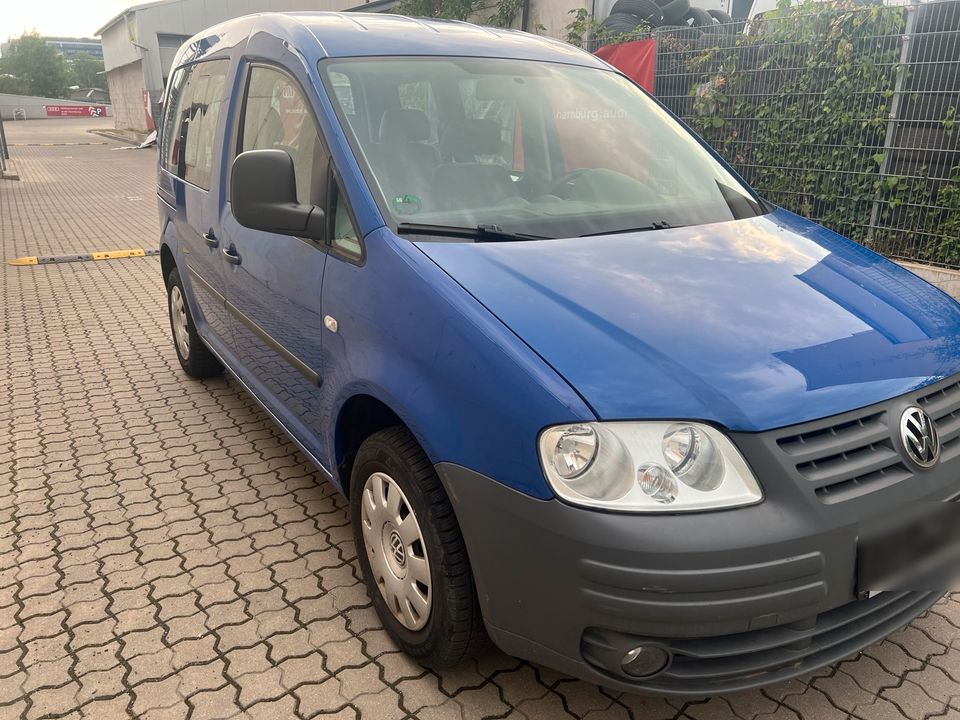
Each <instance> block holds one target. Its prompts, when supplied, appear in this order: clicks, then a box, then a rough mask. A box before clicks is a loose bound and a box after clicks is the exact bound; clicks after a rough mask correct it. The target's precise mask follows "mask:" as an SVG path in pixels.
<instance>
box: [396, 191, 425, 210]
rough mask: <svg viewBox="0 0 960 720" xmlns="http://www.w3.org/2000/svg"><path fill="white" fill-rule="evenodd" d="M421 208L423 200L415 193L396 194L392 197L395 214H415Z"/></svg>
mask: <svg viewBox="0 0 960 720" xmlns="http://www.w3.org/2000/svg"><path fill="white" fill-rule="evenodd" d="M422 209H423V202H422V201H421V200H420V198H418V197H417V196H416V195H397V196H395V197H394V198H393V211H394V212H395V213H397V215H416V214H417V213H418V212H420V211H421V210H422Z"/></svg>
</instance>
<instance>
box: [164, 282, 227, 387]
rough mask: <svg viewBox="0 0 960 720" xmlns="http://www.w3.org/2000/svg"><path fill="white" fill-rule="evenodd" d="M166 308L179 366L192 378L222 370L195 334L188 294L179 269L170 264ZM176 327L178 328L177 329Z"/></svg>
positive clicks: (214, 374) (213, 375)
mask: <svg viewBox="0 0 960 720" xmlns="http://www.w3.org/2000/svg"><path fill="white" fill-rule="evenodd" d="M167 312H168V315H169V316H170V334H171V335H172V336H173V347H174V350H176V353H177V360H179V361H180V367H182V368H183V371H184V372H185V373H186V374H187V375H189V376H190V377H192V378H197V379H198V380H202V379H203V378H209V377H216V376H217V375H220V374H222V373H223V365H222V364H221V363H220V361H219V360H218V359H217V358H216V356H215V355H214V354H213V353H211V352H210V350H209V349H208V348H207V346H206V345H205V344H204V342H203V340H201V339H200V336H199V335H198V334H197V328H196V325H194V322H193V315H192V314H191V313H190V305H189V304H188V303H187V294H186V291H185V290H184V289H183V281H182V280H181V279H180V271H179V270H178V269H177V268H173V270H171V271H170V274H169V275H168V276H167ZM178 327H179V330H178Z"/></svg>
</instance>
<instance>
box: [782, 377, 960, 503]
mask: <svg viewBox="0 0 960 720" xmlns="http://www.w3.org/2000/svg"><path fill="white" fill-rule="evenodd" d="M908 400H909V402H910V403H914V402H915V403H916V404H917V405H919V406H920V407H922V408H923V409H924V410H925V411H926V412H927V414H929V415H930V417H931V418H933V420H934V423H935V424H936V426H937V432H938V433H939V435H940V441H941V444H942V446H943V457H944V459H949V458H951V457H953V456H954V455H956V454H960V382H958V381H954V382H952V383H949V382H948V383H946V384H944V385H942V386H941V387H939V388H938V389H937V390H935V391H933V392H928V393H927V394H922V391H921V393H920V394H918V395H917V396H916V397H914V398H912V399H909V398H908ZM903 403H904V399H903V398H899V399H897V400H894V401H890V402H889V403H886V405H888V406H895V407H896V408H900V407H901V406H902V405H903ZM853 415H854V417H853V418H852V419H851V418H850V413H848V414H846V415H844V416H843V420H842V421H840V422H837V423H836V424H830V423H829V422H827V423H824V422H823V421H819V422H815V423H809V424H808V425H807V426H805V427H801V428H798V430H799V431H798V432H795V433H791V434H785V435H784V436H782V437H779V438H778V439H777V446H778V447H779V449H780V450H781V451H782V452H783V453H784V454H785V455H786V456H787V459H788V462H790V464H792V465H793V466H794V467H795V468H796V471H797V473H798V474H799V475H800V477H801V478H803V479H804V480H806V481H807V482H809V483H810V486H811V487H813V489H814V492H815V493H816V495H817V497H818V498H819V499H820V501H821V502H823V503H825V504H833V503H837V502H843V501H846V500H851V499H853V498H856V497H860V496H862V495H864V494H866V493H870V492H874V491H876V490H880V489H882V488H885V487H889V486H891V485H894V484H896V483H899V482H902V481H903V480H907V479H909V478H910V477H912V476H913V469H912V466H911V465H909V464H908V463H907V462H906V461H905V460H904V458H903V456H902V455H901V453H900V450H899V449H898V446H897V445H896V444H895V442H896V441H895V440H894V438H895V437H896V435H897V433H898V432H899V421H900V415H899V412H892V411H891V410H890V409H888V408H886V407H884V406H882V405H881V406H880V407H879V408H878V407H877V406H874V407H872V408H867V409H865V410H864V411H863V414H862V415H860V416H859V417H857V416H856V414H855V413H854V414H853Z"/></svg>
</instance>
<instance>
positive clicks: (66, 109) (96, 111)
mask: <svg viewBox="0 0 960 720" xmlns="http://www.w3.org/2000/svg"><path fill="white" fill-rule="evenodd" d="M43 109H44V110H46V111H47V117H106V116H107V106H106V105H44V106H43Z"/></svg>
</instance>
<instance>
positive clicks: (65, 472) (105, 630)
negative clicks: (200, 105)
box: [0, 120, 960, 720]
mask: <svg viewBox="0 0 960 720" xmlns="http://www.w3.org/2000/svg"><path fill="white" fill-rule="evenodd" d="M109 122H110V121H100V125H101V126H104V127H107V126H109ZM95 124H97V121H88V120H48V121H31V122H21V123H8V124H7V128H8V136H9V139H10V142H11V143H12V144H13V147H12V153H13V157H14V161H15V163H16V165H17V168H18V170H19V172H20V174H21V177H22V178H23V179H22V181H21V182H11V181H0V247H2V252H0V259H2V260H3V261H4V262H5V261H6V260H9V259H12V258H14V257H17V256H20V255H44V254H63V253H70V252H77V251H91V250H101V249H116V248H125V247H131V246H134V247H135V246H142V247H153V246H155V244H156V242H157V235H158V221H157V209H156V200H155V190H154V179H155V170H154V162H155V158H156V154H155V153H156V151H155V150H145V151H139V150H124V149H120V148H123V147H124V146H123V145H121V144H119V143H116V142H113V141H107V140H105V139H104V138H102V137H100V136H97V135H92V134H89V133H87V132H86V130H87V129H88V128H89V127H91V126H92V125H95ZM52 142H63V143H72V144H66V145H44V144H40V143H52ZM84 143H86V144H84ZM2 268H3V269H2V275H0V278H2V280H0V291H2V298H3V302H2V315H3V318H2V335H0V337H2V363H3V364H2V367H0V392H2V395H0V408H2V409H0V718H14V717H27V718H40V717H50V718H54V717H58V718H59V717H69V718H79V717H89V718H97V719H101V718H114V717H118V718H119V717H141V718H151V719H153V718H187V717H189V718H197V719H199V718H226V717H250V718H260V717H269V718H273V719H280V718H287V717H317V716H323V717H332V718H343V719H345V718H355V717H361V716H362V717H363V718H372V719H375V720H380V719H383V720H391V719H393V718H397V719H400V718H422V719H423V720H432V719H437V720H446V719H447V718H454V719H456V718H463V719H464V720H466V719H468V718H469V719H477V720H479V719H480V718H506V717H509V718H529V719H530V720H536V719H540V718H543V719H548V720H552V719H554V718H585V719H586V718H589V719H591V720H599V719H601V718H612V719H614V720H619V719H622V718H637V719H643V720H668V719H670V718H683V719H684V720H708V719H713V718H715V719H718V720H719V719H728V718H744V719H752V718H767V719H769V720H791V719H793V720H796V719H797V718H804V719H805V720H833V718H851V717H853V718H858V719H859V720H887V719H891V720H893V719H895V718H911V719H920V718H944V719H945V720H946V719H948V718H953V719H954V720H960V595H956V596H953V597H948V598H947V599H944V600H943V601H941V602H940V603H939V604H938V605H936V606H935V607H934V608H933V609H932V610H931V611H930V612H928V613H927V614H926V615H925V616H923V617H921V618H920V619H918V620H917V621H915V622H914V623H913V624H912V625H911V626H910V627H908V628H906V629H904V630H902V631H901V632H898V633H896V634H895V635H894V636H893V637H891V638H890V639H889V640H887V641H885V642H882V643H880V644H878V645H875V646H873V647H871V648H869V649H868V650H866V651H865V652H863V653H862V654H860V655H859V656H856V657H852V658H849V659H848V660H846V661H845V662H843V663H841V664H839V665H838V666H837V667H835V668H832V669H828V670H824V671H822V672H819V673H817V674H815V675H813V676H811V677H808V678H806V679H804V680H803V681H794V682H789V683H784V684H780V685H777V686H773V687H771V688H768V689H766V690H764V691H754V692H746V693H739V694H735V695H729V696H726V697H717V698H712V699H709V700H703V699H700V700H690V701H686V702H685V701H682V700H663V699H659V698H649V697H641V696H636V695H627V694H620V693H615V692H610V691H607V690H604V689H600V688H598V687H596V686H594V685H591V684H588V683H584V682H580V681H576V680H572V679H569V678H565V677H563V676H560V675H558V674H557V673H555V672H553V671H550V670H547V669H544V668H540V667H536V666H533V665H530V664H529V663H526V662H521V661H519V660H515V659H513V658H510V657H507V656H506V655H504V654H502V653H500V652H498V651H495V650H494V651H490V652H489V653H488V654H487V655H485V656H484V657H482V658H480V659H479V660H477V661H473V662H469V663H467V664H465V665H464V666H462V667H460V668H457V669H455V670H450V671H443V672H432V671H427V670H424V669H423V668H421V667H419V666H417V665H416V664H415V663H413V662H412V661H411V660H409V659H407V658H406V657H405V656H404V655H403V654H401V653H399V652H398V651H397V649H396V647H395V646H394V645H393V644H392V643H391V642H390V640H389V638H388V637H387V636H386V634H385V633H384V632H383V630H382V629H381V627H380V624H379V623H378V621H377V618H376V616H375V614H374V612H373V609H372V607H371V605H370V602H369V600H368V598H367V596H366V593H365V590H364V587H363V585H362V584H361V583H360V581H359V579H358V570H357V566H356V563H355V549H354V545H353V542H352V540H351V534H350V528H349V523H348V514H347V510H346V507H345V504H344V501H343V499H342V498H341V497H339V496H338V495H337V494H336V493H335V492H334V490H333V489H332V488H331V487H330V486H329V485H327V484H326V483H325V482H323V481H322V480H320V479H319V478H318V477H317V475H316V474H315V473H314V472H313V470H312V469H311V467H310V465H309V464H308V462H307V461H306V460H305V458H304V457H303V456H302V455H301V454H300V453H299V452H298V451H297V450H296V449H295V448H294V446H293V445H292V444H291V443H290V442H289V441H288V440H287V439H286V437H285V436H284V434H283V433H282V431H281V430H280V429H279V428H278V427H277V426H276V425H275V424H274V423H273V422H272V421H271V420H270V419H269V418H268V417H267V416H266V415H265V414H264V413H263V412H262V411H261V410H260V409H259V408H258V407H257V406H256V405H255V403H254V402H253V401H252V400H251V399H250V398H249V397H247V396H246V395H245V394H244V392H243V391H242V389H241V388H240V387H239V386H238V385H237V383H236V382H235V381H233V380H231V379H230V378H229V377H225V378H223V379H218V380H213V381H206V382H197V381H192V380H189V379H187V378H186V377H185V376H184V375H183V374H182V373H181V371H180V368H179V366H178V364H177V360H176V357H175V354H174V351H173V347H172V344H171V342H170V339H169V329H168V324H167V317H166V310H165V305H164V291H163V287H162V284H161V279H160V266H159V260H158V259H157V258H135V259H128V260H114V261H109V262H87V263H75V264H69V265H49V266H39V267H19V268H17V267H11V266H8V265H6V264H4V265H3V266H2Z"/></svg>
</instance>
